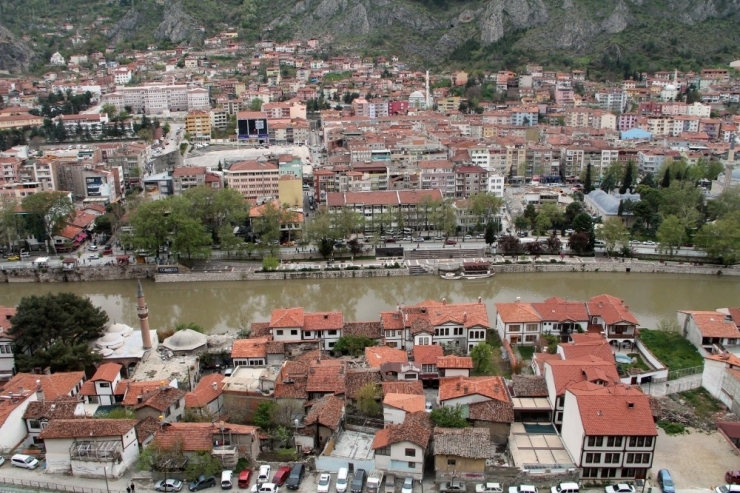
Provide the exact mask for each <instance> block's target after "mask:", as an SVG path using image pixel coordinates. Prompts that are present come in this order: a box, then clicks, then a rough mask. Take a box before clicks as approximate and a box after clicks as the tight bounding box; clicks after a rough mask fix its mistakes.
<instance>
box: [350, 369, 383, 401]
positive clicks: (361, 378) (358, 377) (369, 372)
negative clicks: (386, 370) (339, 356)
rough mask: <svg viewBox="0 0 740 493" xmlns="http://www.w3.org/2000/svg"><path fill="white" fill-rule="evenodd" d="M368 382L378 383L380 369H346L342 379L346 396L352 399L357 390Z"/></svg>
mask: <svg viewBox="0 0 740 493" xmlns="http://www.w3.org/2000/svg"><path fill="white" fill-rule="evenodd" d="M369 383H374V384H379V383H380V371H379V370H378V369H377V368H353V369H348V370H347V374H346V376H345V379H344V385H345V389H346V391H345V395H346V397H347V398H348V399H354V398H355V397H356V396H357V391H358V390H360V389H361V388H362V387H364V386H365V385H367V384H369Z"/></svg>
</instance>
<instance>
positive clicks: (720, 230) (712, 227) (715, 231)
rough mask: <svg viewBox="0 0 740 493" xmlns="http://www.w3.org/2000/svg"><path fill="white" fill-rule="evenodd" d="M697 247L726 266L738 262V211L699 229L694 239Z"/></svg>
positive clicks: (739, 248) (739, 240) (739, 224)
mask: <svg viewBox="0 0 740 493" xmlns="http://www.w3.org/2000/svg"><path fill="white" fill-rule="evenodd" d="M695 241H696V245H697V247H699V248H701V249H702V250H704V251H705V252H707V255H709V256H710V257H713V258H717V259H721V260H722V262H724V263H725V264H726V265H729V264H736V263H738V261H740V209H736V210H735V211H734V212H731V213H729V214H727V215H725V216H723V217H722V218H721V219H717V220H716V221H714V222H713V223H707V224H705V225H704V226H702V227H701V229H700V230H699V232H698V233H697V235H696V237H695Z"/></svg>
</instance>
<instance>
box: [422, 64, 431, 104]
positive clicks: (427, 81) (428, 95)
mask: <svg viewBox="0 0 740 493" xmlns="http://www.w3.org/2000/svg"><path fill="white" fill-rule="evenodd" d="M425 96H426V101H424V103H425V104H426V106H427V107H426V108H425V109H427V110H431V109H432V98H431V95H430V94H429V70H427V77H426V94H425Z"/></svg>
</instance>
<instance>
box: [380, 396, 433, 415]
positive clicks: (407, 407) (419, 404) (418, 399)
mask: <svg viewBox="0 0 740 493" xmlns="http://www.w3.org/2000/svg"><path fill="white" fill-rule="evenodd" d="M383 404H385V405H386V406H390V407H395V408H396V409H401V410H402V411H406V412H407V413H416V412H422V411H424V409H425V406H426V401H425V398H424V396H423V395H418V394H386V395H385V398H384V399H383Z"/></svg>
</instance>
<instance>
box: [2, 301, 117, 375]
mask: <svg viewBox="0 0 740 493" xmlns="http://www.w3.org/2000/svg"><path fill="white" fill-rule="evenodd" d="M107 323H108V315H107V314H106V313H105V312H104V311H103V310H101V309H100V308H98V307H95V306H93V304H92V302H91V301H90V300H89V299H88V298H83V297H81V296H77V295H76V294H73V293H58V294H52V293H49V294H45V295H41V296H36V295H34V296H29V297H25V298H21V301H20V303H19V304H18V307H17V311H16V314H15V315H14V316H13V319H12V320H11V326H10V329H9V330H8V334H9V335H11V336H12V337H13V354H14V355H15V364H16V367H17V368H18V370H19V371H23V372H29V371H33V369H34V368H47V367H48V368H51V371H52V372H60V371H71V370H84V369H86V368H87V367H89V366H91V365H92V364H93V363H95V362H97V361H100V355H99V354H97V353H93V352H92V350H91V348H90V342H91V341H93V340H95V339H97V338H99V337H101V336H102V335H103V331H104V330H105V326H106V324H107Z"/></svg>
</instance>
